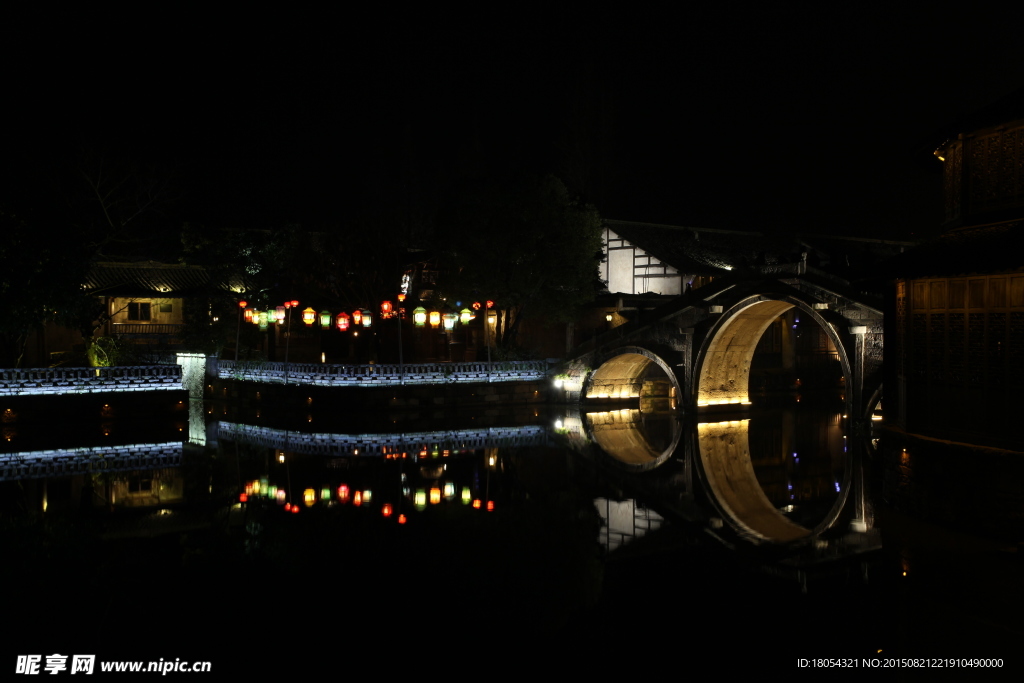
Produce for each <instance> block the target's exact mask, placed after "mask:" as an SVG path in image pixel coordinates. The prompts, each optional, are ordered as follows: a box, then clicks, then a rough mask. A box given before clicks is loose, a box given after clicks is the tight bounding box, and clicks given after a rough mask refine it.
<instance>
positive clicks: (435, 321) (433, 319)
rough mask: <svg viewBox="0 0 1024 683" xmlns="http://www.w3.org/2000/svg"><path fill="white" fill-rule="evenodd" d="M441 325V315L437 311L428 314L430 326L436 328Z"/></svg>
mask: <svg viewBox="0 0 1024 683" xmlns="http://www.w3.org/2000/svg"><path fill="white" fill-rule="evenodd" d="M440 324H441V313H440V312H438V311H431V312H430V326H431V327H437V326H438V325H440Z"/></svg>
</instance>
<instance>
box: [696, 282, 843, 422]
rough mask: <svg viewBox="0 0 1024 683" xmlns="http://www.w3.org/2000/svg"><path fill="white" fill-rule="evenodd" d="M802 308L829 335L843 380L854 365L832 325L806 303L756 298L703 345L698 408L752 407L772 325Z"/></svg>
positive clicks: (730, 315) (730, 316) (739, 307)
mask: <svg viewBox="0 0 1024 683" xmlns="http://www.w3.org/2000/svg"><path fill="white" fill-rule="evenodd" d="M794 307H796V308H799V309H800V311H801V315H807V316H808V317H809V318H810V319H812V320H814V322H816V323H817V324H818V326H819V327H821V329H822V330H823V331H824V332H825V334H826V335H827V336H828V338H829V340H830V341H831V342H832V345H833V346H834V347H835V350H836V352H837V354H838V356H839V361H840V364H841V366H842V371H843V376H844V377H845V378H847V379H849V378H850V376H851V373H850V363H849V359H848V358H847V356H846V351H845V348H844V346H843V343H842V341H841V340H840V339H839V337H838V335H837V334H836V332H835V329H834V328H833V327H832V325H830V324H828V322H827V321H826V320H825V319H824V318H822V317H821V315H820V314H819V313H818V312H817V311H815V310H814V309H813V308H811V307H810V306H808V305H807V304H806V303H804V302H802V301H799V300H797V299H792V298H789V297H782V298H778V299H773V298H769V297H766V296H756V297H751V298H749V299H745V300H744V301H741V302H739V303H737V304H736V305H735V306H733V307H732V308H730V309H729V310H728V311H726V312H725V313H724V314H723V315H722V317H721V318H720V319H719V321H718V322H717V323H716V324H715V326H714V327H713V328H712V329H711V331H710V332H709V333H708V336H707V337H706V338H705V341H704V343H703V344H702V345H701V348H700V351H699V353H698V355H697V359H696V363H695V366H694V376H695V377H697V378H698V381H697V386H696V387H695V391H694V398H695V401H696V404H697V406H698V407H700V406H711V405H728V404H733V405H735V404H739V405H749V404H750V367H751V363H752V361H753V359H754V351H755V350H756V349H757V344H758V342H759V341H760V340H761V337H762V336H763V335H764V333H765V330H767V329H768V328H769V327H770V326H771V325H772V323H774V322H775V320H777V319H778V318H779V316H781V315H783V314H784V313H786V312H787V311H788V310H790V309H791V308H794Z"/></svg>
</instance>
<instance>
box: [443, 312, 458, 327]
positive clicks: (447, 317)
mask: <svg viewBox="0 0 1024 683" xmlns="http://www.w3.org/2000/svg"><path fill="white" fill-rule="evenodd" d="M441 318H442V319H443V321H444V329H445V330H447V331H448V332H451V331H452V330H454V329H455V322H456V321H457V320H458V319H459V316H458V315H456V314H455V313H452V312H451V311H449V312H448V313H445V314H444V315H443V316H441Z"/></svg>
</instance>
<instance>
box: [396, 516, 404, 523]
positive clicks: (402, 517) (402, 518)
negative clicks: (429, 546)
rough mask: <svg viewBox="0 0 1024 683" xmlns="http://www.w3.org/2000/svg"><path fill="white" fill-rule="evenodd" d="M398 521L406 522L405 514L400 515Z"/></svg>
mask: <svg viewBox="0 0 1024 683" xmlns="http://www.w3.org/2000/svg"><path fill="white" fill-rule="evenodd" d="M398 523H399V524H405V515H398Z"/></svg>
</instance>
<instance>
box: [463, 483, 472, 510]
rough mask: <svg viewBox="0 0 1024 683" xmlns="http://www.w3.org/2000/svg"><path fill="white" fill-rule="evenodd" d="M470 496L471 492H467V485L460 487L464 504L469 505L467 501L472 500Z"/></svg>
mask: <svg viewBox="0 0 1024 683" xmlns="http://www.w3.org/2000/svg"><path fill="white" fill-rule="evenodd" d="M472 498H473V494H471V493H470V492H469V487H468V486H463V487H462V503H463V504H464V505H469V503H470V501H471V500H472Z"/></svg>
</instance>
